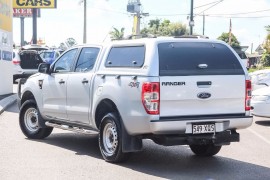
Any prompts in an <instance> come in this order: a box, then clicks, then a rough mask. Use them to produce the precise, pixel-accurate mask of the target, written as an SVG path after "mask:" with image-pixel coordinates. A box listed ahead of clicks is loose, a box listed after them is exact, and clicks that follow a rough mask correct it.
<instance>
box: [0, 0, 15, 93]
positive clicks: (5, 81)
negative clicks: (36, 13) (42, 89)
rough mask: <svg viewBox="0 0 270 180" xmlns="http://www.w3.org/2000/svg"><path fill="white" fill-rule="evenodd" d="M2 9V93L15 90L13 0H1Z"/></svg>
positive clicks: (0, 83) (0, 61)
mask: <svg viewBox="0 0 270 180" xmlns="http://www.w3.org/2000/svg"><path fill="white" fill-rule="evenodd" d="M0 2H1V3H0V4H1V11H0V95H4V94H9V93H12V92H13V90H12V89H13V85H12V83H13V81H12V78H13V77H12V73H13V69H12V67H13V64H12V45H13V39H12V15H13V11H12V0H5V1H1V0H0Z"/></svg>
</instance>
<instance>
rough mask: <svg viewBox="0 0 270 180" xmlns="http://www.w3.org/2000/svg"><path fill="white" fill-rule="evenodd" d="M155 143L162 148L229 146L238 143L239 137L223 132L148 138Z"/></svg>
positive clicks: (231, 132) (237, 134)
mask: <svg viewBox="0 0 270 180" xmlns="http://www.w3.org/2000/svg"><path fill="white" fill-rule="evenodd" d="M149 138H150V139H152V140H153V141H154V142H155V143H157V144H160V145H164V146H174V145H205V144H214V145H217V146H219V145H229V144H230V143H231V142H239V141H240V136H239V133H237V132H236V131H235V130H232V131H229V130H228V131H223V132H220V133H215V134H199V135H192V134H186V135H153V136H150V137H149Z"/></svg>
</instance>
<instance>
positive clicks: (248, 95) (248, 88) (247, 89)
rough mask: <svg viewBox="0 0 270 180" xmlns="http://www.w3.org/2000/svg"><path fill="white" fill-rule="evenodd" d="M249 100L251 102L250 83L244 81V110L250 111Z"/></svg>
mask: <svg viewBox="0 0 270 180" xmlns="http://www.w3.org/2000/svg"><path fill="white" fill-rule="evenodd" d="M250 100H251V81H250V80H246V98H245V109H246V111H250V109H251V107H250Z"/></svg>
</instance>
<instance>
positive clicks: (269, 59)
mask: <svg viewBox="0 0 270 180" xmlns="http://www.w3.org/2000/svg"><path fill="white" fill-rule="evenodd" d="M265 29H266V31H267V32H268V34H267V36H266V39H265V43H264V45H263V47H264V49H265V52H264V53H263V55H262V58H261V61H260V63H261V65H262V66H263V67H265V66H270V25H268V26H265Z"/></svg>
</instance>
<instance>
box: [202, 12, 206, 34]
mask: <svg viewBox="0 0 270 180" xmlns="http://www.w3.org/2000/svg"><path fill="white" fill-rule="evenodd" d="M204 26H205V15H204V13H203V32H202V34H203V35H204Z"/></svg>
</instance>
